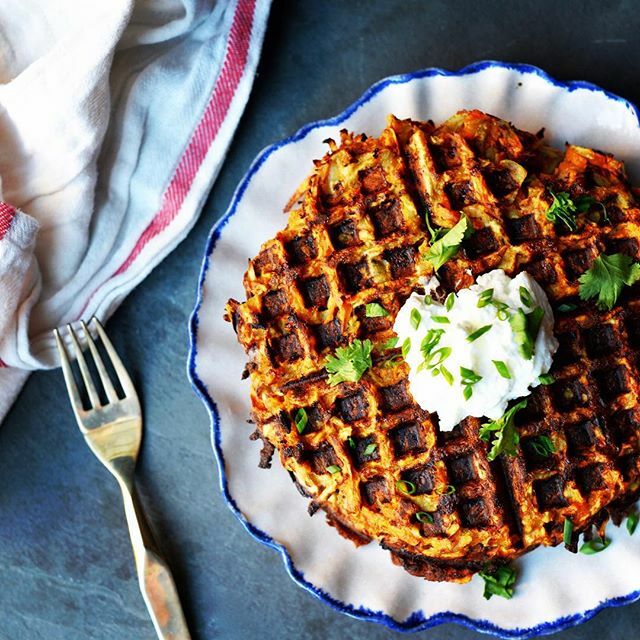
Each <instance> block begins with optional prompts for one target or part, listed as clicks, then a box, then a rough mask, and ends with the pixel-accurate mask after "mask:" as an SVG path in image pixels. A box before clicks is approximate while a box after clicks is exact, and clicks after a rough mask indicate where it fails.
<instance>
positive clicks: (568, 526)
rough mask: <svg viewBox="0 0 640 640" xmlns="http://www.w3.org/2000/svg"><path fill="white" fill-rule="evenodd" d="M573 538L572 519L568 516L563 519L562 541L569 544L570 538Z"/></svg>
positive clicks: (566, 544)
mask: <svg viewBox="0 0 640 640" xmlns="http://www.w3.org/2000/svg"><path fill="white" fill-rule="evenodd" d="M572 538H573V521H572V520H571V519H570V518H565V519H564V530H563V532H562V541H563V542H564V544H565V546H567V547H568V546H570V545H571V540H572Z"/></svg>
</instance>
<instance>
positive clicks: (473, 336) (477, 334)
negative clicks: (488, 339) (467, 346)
mask: <svg viewBox="0 0 640 640" xmlns="http://www.w3.org/2000/svg"><path fill="white" fill-rule="evenodd" d="M492 326H493V325H491V324H485V325H484V327H480V328H479V329H476V330H475V331H473V332H472V333H470V334H469V335H468V336H467V342H475V341H476V340H477V339H478V338H479V337H481V336H483V335H484V334H485V333H487V331H489V329H491V327H492Z"/></svg>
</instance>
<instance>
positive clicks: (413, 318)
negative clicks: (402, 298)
mask: <svg viewBox="0 0 640 640" xmlns="http://www.w3.org/2000/svg"><path fill="white" fill-rule="evenodd" d="M421 321H422V314H421V313H420V312H419V311H418V310H417V309H411V315H410V316H409V322H410V323H411V326H412V327H413V329H414V330H417V329H418V327H419V326H420V322H421Z"/></svg>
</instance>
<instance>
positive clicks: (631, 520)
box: [627, 511, 640, 536]
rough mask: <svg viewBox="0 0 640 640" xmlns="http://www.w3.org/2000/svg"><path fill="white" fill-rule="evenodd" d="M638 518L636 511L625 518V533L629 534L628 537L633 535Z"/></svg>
mask: <svg viewBox="0 0 640 640" xmlns="http://www.w3.org/2000/svg"><path fill="white" fill-rule="evenodd" d="M639 518H640V516H639V515H638V512H637V511H634V512H633V513H630V514H629V515H628V516H627V531H628V532H629V535H630V536H632V535H633V534H634V533H635V531H636V527H637V526H638V519H639Z"/></svg>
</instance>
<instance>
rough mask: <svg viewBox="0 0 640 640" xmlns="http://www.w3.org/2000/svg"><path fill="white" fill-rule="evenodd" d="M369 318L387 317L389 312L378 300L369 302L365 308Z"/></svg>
mask: <svg viewBox="0 0 640 640" xmlns="http://www.w3.org/2000/svg"><path fill="white" fill-rule="evenodd" d="M364 315H365V316H367V318H386V317H387V316H388V315H389V312H388V311H387V310H386V309H385V308H384V307H383V306H382V305H381V304H380V303H378V302H369V303H368V304H367V306H366V307H365V308H364Z"/></svg>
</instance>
